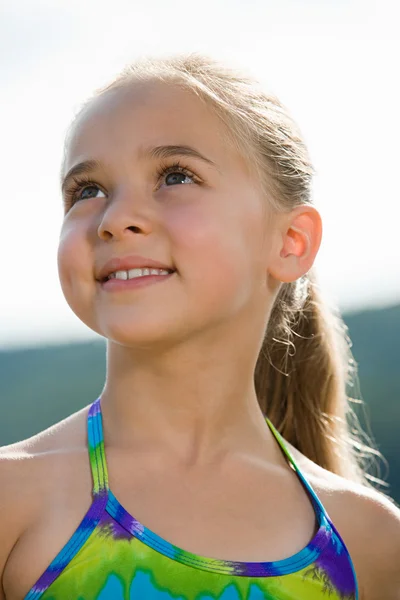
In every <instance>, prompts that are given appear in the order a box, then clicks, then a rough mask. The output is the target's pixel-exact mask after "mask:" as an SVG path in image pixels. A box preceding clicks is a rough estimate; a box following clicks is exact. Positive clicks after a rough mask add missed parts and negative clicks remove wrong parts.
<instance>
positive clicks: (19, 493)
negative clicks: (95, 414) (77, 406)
mask: <svg viewBox="0 0 400 600" xmlns="http://www.w3.org/2000/svg"><path fill="white" fill-rule="evenodd" d="M87 410H88V407H86V408H85V409H82V410H81V411H79V412H77V413H74V414H73V415H71V416H70V417H68V418H67V419H64V420H63V421H61V422H59V423H57V424H56V425H53V426H52V427H49V428H48V429H46V430H44V431H42V432H40V433H38V434H37V435H34V436H32V437H31V438H29V439H26V440H22V441H20V442H17V443H15V444H10V445H8V446H3V447H0V582H1V581H2V575H3V571H4V568H5V564H6V563H8V559H9V557H10V555H11V554H12V553H13V550H14V548H15V547H16V546H18V543H19V542H20V540H21V539H22V538H23V537H24V536H25V534H26V532H28V531H29V530H30V526H31V525H32V524H33V523H35V521H36V520H37V519H38V517H39V515H40V514H41V511H43V507H45V506H46V504H47V503H48V502H49V501H51V497H52V494H53V491H54V490H56V489H57V486H58V484H59V483H60V480H61V478H64V477H65V476H67V478H68V473H69V471H71V469H72V466H73V465H74V464H76V461H74V460H73V461H71V460H70V459H71V456H72V455H73V454H74V455H77V454H85V453H86V431H85V422H86V418H85V417H86V414H87ZM49 499H50V500H49ZM1 593H2V592H1V583H0V599H1V598H2V595H1Z"/></svg>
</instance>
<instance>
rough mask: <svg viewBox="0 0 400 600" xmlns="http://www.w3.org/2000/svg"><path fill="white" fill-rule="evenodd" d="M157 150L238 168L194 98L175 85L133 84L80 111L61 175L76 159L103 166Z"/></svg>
mask: <svg viewBox="0 0 400 600" xmlns="http://www.w3.org/2000/svg"><path fill="white" fill-rule="evenodd" d="M163 144H177V145H178V144H181V145H191V146H194V147H195V148H196V149H197V150H199V151H200V152H202V153H206V154H208V157H209V158H210V159H211V160H215V162H216V163H218V160H219V161H220V162H221V159H223V160H225V162H226V161H228V162H232V161H233V162H235V163H237V164H236V166H238V163H241V165H242V167H243V166H244V164H243V161H242V159H241V157H240V156H239V155H238V153H237V151H235V149H234V147H233V144H231V143H230V138H229V134H228V129H227V128H226V126H225V125H224V123H223V122H222V121H221V119H219V118H218V116H217V115H216V114H215V112H214V111H213V110H212V109H211V108H210V106H209V105H208V104H206V103H205V102H204V101H202V100H201V99H200V98H199V97H197V96H196V94H195V93H194V92H192V91H190V90H188V89H185V88H183V87H182V86H178V85H177V84H165V83H161V82H134V83H130V84H129V85H126V86H125V87H123V88H119V89H115V90H110V91H107V92H105V93H104V94H103V95H101V96H99V97H97V98H95V99H93V100H92V101H91V102H90V103H89V105H88V106H87V107H85V108H84V110H83V111H82V113H81V114H80V115H79V116H78V118H77V119H76V121H75V123H74V126H73V128H72V130H71V134H70V136H69V140H68V146H67V149H66V160H65V169H64V170H66V169H67V168H68V165H71V164H72V163H73V162H75V158H76V157H77V156H79V157H82V156H84V157H85V158H97V159H99V160H105V161H107V160H108V159H109V158H110V155H114V156H117V155H119V156H121V155H122V154H125V156H126V155H127V154H129V155H131V156H132V157H133V155H134V154H135V152H137V151H138V150H139V149H140V148H141V147H143V146H158V145H163Z"/></svg>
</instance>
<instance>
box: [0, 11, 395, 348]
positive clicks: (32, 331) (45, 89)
mask: <svg viewBox="0 0 400 600" xmlns="http://www.w3.org/2000/svg"><path fill="white" fill-rule="evenodd" d="M397 5H398V3H397V1H396V0H393V1H389V0H382V1H380V2H379V3H378V2H377V1H376V2H372V1H370V0H362V1H361V0H354V1H352V0H348V1H345V0H335V1H333V0H329V1H327V0H313V1H311V0H279V2H278V1H277V0H273V1H270V0H246V2H243V0H202V2H201V3H188V2H185V3H183V2H178V1H176V0H168V2H163V1H162V0H148V1H147V2H144V3H142V4H140V5H139V3H138V2H132V1H131V0H129V1H128V0H126V1H124V0H113V2H112V3H111V2H109V1H107V2H103V1H101V0H96V1H93V0H86V1H85V2H82V1H81V0H79V1H78V0H43V1H39V0H8V2H4V0H3V3H2V4H0V73H1V78H2V80H1V84H0V102H1V108H2V110H1V111H0V132H1V135H0V161H1V163H0V164H1V168H0V173H1V216H2V219H1V224H2V227H1V235H0V265H2V267H3V269H2V270H3V278H2V284H1V287H0V347H16V346H35V345H41V344H46V343H54V342H63V341H73V340H84V339H93V338H96V337H98V336H97V334H95V333H93V332H92V331H91V330H89V329H88V328H87V327H86V326H85V325H83V324H82V323H81V322H80V321H79V320H78V318H77V317H76V316H75V315H74V314H73V313H72V311H71V309H70V308H69V307H68V305H67V303H66V301H65V299H64V297H63V294H62V291H61V287H60V284H59V280H58V273H57V261H56V254H57V244H58V237H59V232H60V228H61V223H62V205H61V195H60V191H59V170H60V163H61V157H62V151H63V142H64V136H65V133H66V130H67V127H68V125H69V123H70V122H71V120H72V118H73V116H74V114H75V113H76V112H77V110H78V109H79V106H80V104H81V103H82V102H84V100H85V99H86V98H87V97H88V96H90V95H91V93H92V92H93V91H94V90H95V89H96V88H98V87H100V86H101V85H103V84H104V83H106V82H108V81H109V80H110V79H111V78H112V77H113V76H114V75H115V74H116V73H118V72H119V71H120V70H121V69H122V68H123V67H124V66H125V65H127V64H128V63H129V62H130V61H132V60H135V58H137V57H140V56H145V55H147V54H169V53H176V52H181V51H182V52H185V51H191V52H193V51H200V52H201V51H203V52H206V53H207V54H211V55H213V56H215V57H216V58H220V59H222V60H223V59H225V58H226V59H229V61H231V62H232V61H235V62H236V64H237V65H238V66H241V67H243V68H245V69H247V70H248V71H250V72H251V73H252V74H253V75H255V76H256V77H257V78H258V79H259V80H260V81H261V82H262V83H265V85H266V86H267V87H268V88H269V89H271V90H272V91H273V92H274V93H275V94H276V95H277V96H278V97H279V98H280V100H281V101H282V102H283V103H284V104H285V105H286V107H287V108H288V109H289V111H290V113H291V114H292V116H293V117H294V118H295V120H296V121H297V123H298V124H299V126H300V129H301V131H302V133H303V136H304V138H305V141H306V143H307V145H308V148H309V151H310V154H311V158H312V160H313V163H314V167H315V169H316V171H317V175H316V177H315V180H314V186H313V199H314V203H315V206H316V208H317V209H318V210H319V211H320V213H321V217H322V221H323V238H322V243H321V247H320V250H319V252H318V255H317V258H316V261H315V263H314V264H315V269H316V271H317V274H318V278H319V283H320V286H321V288H322V290H324V293H325V296H326V298H327V300H328V301H329V302H331V303H332V304H333V305H335V306H338V307H339V308H340V309H341V310H342V311H355V310H360V309H363V308H369V307H381V306H387V305H391V304H397V303H399V302H400V250H399V239H400V237H399V224H400V191H399V185H398V182H397V179H396V175H397V174H398V172H399V168H398V165H399V159H400V145H399V139H400V116H399V106H400V87H399V84H398V57H399V56H400V41H399V40H400V37H399V35H398V28H397V24H398V22H399V16H400V15H399V14H398V12H397V11H400V9H398V8H397ZM393 177H394V180H393Z"/></svg>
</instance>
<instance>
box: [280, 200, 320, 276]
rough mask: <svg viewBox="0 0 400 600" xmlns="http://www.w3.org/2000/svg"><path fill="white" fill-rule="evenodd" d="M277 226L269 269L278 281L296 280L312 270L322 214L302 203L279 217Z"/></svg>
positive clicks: (318, 242) (317, 247)
mask: <svg viewBox="0 0 400 600" xmlns="http://www.w3.org/2000/svg"><path fill="white" fill-rule="evenodd" d="M276 227H277V238H276V240H277V241H276V244H275V248H274V252H273V253H272V254H271V255H270V264H269V269H268V270H269V272H270V274H271V275H272V276H273V277H274V278H275V279H277V280H279V281H282V282H290V281H295V280H296V279H299V277H301V276H302V275H305V273H307V272H308V271H309V270H310V269H311V267H312V265H313V263H314V260H315V257H316V255H317V253H318V250H319V247H320V245H321V239H322V219H321V215H320V213H319V212H318V210H317V209H316V208H315V207H314V206H310V205H308V204H303V205H301V206H296V208H294V209H293V210H292V211H291V212H290V213H284V214H281V215H279V217H278V221H277V224H276Z"/></svg>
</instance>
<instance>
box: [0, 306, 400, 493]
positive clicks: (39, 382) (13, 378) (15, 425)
mask: <svg viewBox="0 0 400 600" xmlns="http://www.w3.org/2000/svg"><path fill="white" fill-rule="evenodd" d="M343 317H344V320H345V322H346V324H347V326H348V327H349V335H350V337H351V339H352V342H353V347H352V351H353V355H354V358H355V360H356V362H357V364H358V369H359V379H360V389H361V395H362V398H363V400H364V401H365V404H366V409H367V415H368V421H367V432H368V433H369V432H370V431H372V434H373V436H374V438H375V441H376V444H377V446H378V449H379V450H380V451H381V452H382V453H383V455H384V456H385V458H386V459H387V461H388V463H389V469H390V470H389V476H388V478H387V481H388V482H389V483H390V485H391V488H390V490H389V493H391V495H392V496H393V497H394V498H395V499H396V501H397V502H398V503H400V444H399V428H400V365H399V361H400V305H397V306H392V307H389V308H384V309H380V310H366V311H362V312H357V313H351V314H350V313H348V314H344V315H343ZM104 378H105V342H104V341H103V340H100V341H96V342H86V343H76V344H66V345H59V346H52V347H38V348H33V349H26V350H7V351H5V350H3V351H0V381H1V397H0V445H5V444H9V443H11V442H14V441H16V440H19V439H23V438H26V437H29V436H30V435H32V434H34V433H36V432H38V431H40V430H42V429H44V428H46V427H47V426H49V425H51V424H52V423H55V422H56V421H59V420H60V419H62V418H64V417H66V416H67V415H69V414H71V413H72V412H74V411H76V410H78V409H80V408H81V407H82V406H84V405H86V404H89V403H90V402H92V401H93V400H95V399H96V398H97V396H98V395H99V394H100V392H101V390H102V387H103V384H104ZM351 394H352V392H351V391H349V395H351ZM356 397H357V391H356ZM368 422H369V425H370V430H369V428H368ZM361 424H362V425H363V428H364V429H365V428H366V427H365V419H364V420H363V419H362V418H361ZM382 469H383V470H382V475H383V476H385V468H384V465H382Z"/></svg>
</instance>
